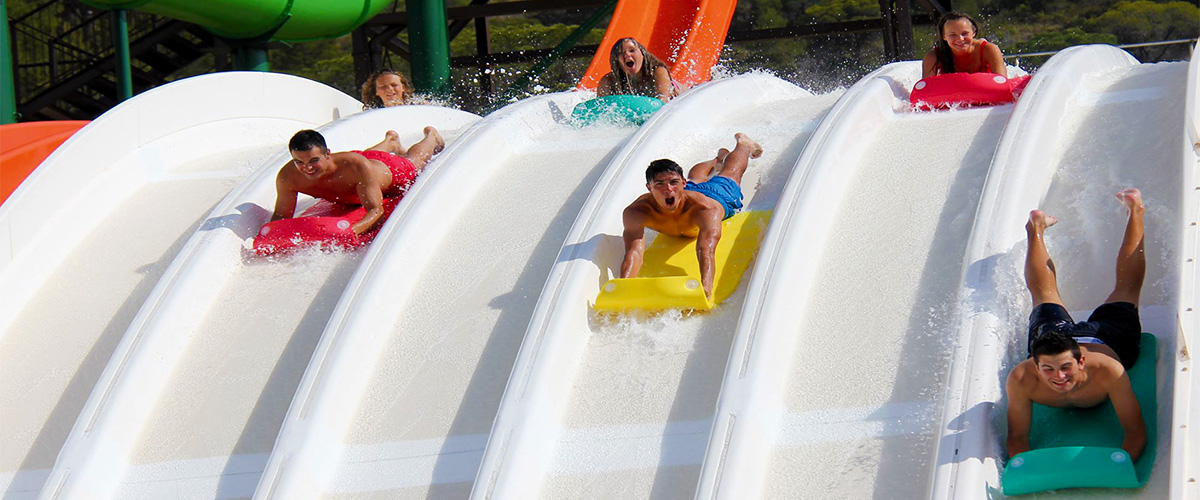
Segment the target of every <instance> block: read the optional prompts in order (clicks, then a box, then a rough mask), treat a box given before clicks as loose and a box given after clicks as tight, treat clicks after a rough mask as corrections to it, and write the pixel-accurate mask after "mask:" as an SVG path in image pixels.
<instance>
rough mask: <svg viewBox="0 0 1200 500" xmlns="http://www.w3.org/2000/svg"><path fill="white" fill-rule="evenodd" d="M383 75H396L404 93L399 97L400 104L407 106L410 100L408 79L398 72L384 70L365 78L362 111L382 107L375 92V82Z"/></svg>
mask: <svg viewBox="0 0 1200 500" xmlns="http://www.w3.org/2000/svg"><path fill="white" fill-rule="evenodd" d="M384 75H396V77H397V78H399V79H400V84H401V85H404V92H403V93H402V94H401V95H400V99H401V102H402V103H404V104H408V103H409V102H410V101H411V100H412V96H413V94H412V84H411V83H409V81H408V78H405V77H404V75H403V74H401V73H400V72H399V71H395V70H391V69H385V70H381V71H376V72H374V73H372V74H371V76H369V77H367V81H366V82H364V83H363V86H362V103H363V109H364V110H366V109H375V108H382V107H384V103H383V99H380V98H379V94H378V93H376V91H375V81H376V80H378V79H379V77H381V76H384Z"/></svg>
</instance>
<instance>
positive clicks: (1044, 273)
mask: <svg viewBox="0 0 1200 500" xmlns="http://www.w3.org/2000/svg"><path fill="white" fill-rule="evenodd" d="M1056 222H1058V219H1055V218H1054V217H1051V216H1050V215H1049V214H1047V213H1046V212H1043V211H1041V210H1034V211H1032V212H1029V222H1026V223H1025V234H1026V235H1027V238H1026V239H1027V242H1028V245H1029V247H1028V249H1027V251H1026V252H1025V286H1026V287H1027V288H1029V295H1030V296H1031V297H1032V298H1033V307H1037V306H1039V305H1041V304H1045V303H1050V304H1058V305H1063V302H1062V298H1060V297H1059V296H1058V275H1057V274H1056V273H1055V271H1054V261H1053V260H1051V259H1050V252H1049V251H1047V250H1046V241H1045V233H1046V228H1048V227H1050V226H1053V225H1054V223H1056Z"/></svg>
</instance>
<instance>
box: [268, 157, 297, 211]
mask: <svg viewBox="0 0 1200 500" xmlns="http://www.w3.org/2000/svg"><path fill="white" fill-rule="evenodd" d="M284 168H287V166H284ZM296 196H297V192H296V189H295V188H294V187H292V183H291V182H290V181H288V179H287V176H286V175H285V174H284V170H282V169H281V170H280V171H279V174H277V175H276V176H275V212H274V213H272V214H271V220H273V221H276V220H279V219H290V218H292V216H294V215H296Z"/></svg>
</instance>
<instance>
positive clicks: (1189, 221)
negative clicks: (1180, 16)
mask: <svg viewBox="0 0 1200 500" xmlns="http://www.w3.org/2000/svg"><path fill="white" fill-rule="evenodd" d="M1197 45H1200V43H1198V44H1197ZM1196 48H1197V46H1193V47H1192V61H1191V62H1190V63H1189V64H1188V78H1187V89H1186V92H1187V116H1186V120H1185V122H1184V127H1186V128H1187V137H1188V143H1189V145H1190V153H1191V156H1190V157H1189V156H1187V153H1185V155H1184V158H1185V161H1191V162H1192V165H1191V166H1190V167H1188V168H1186V169H1185V170H1184V172H1183V183H1182V185H1183V187H1184V198H1183V211H1182V212H1181V217H1183V220H1184V222H1185V224H1186V226H1185V227H1184V229H1183V241H1182V243H1181V244H1182V249H1183V250H1182V251H1181V252H1180V256H1179V257H1180V258H1181V259H1183V261H1184V263H1185V264H1184V265H1183V266H1182V269H1183V272H1182V274H1181V275H1180V277H1179V306H1178V307H1179V318H1180V321H1179V325H1180V332H1179V343H1180V345H1178V346H1176V349H1177V351H1178V352H1180V353H1184V352H1187V353H1189V354H1188V355H1187V356H1179V358H1178V359H1177V361H1176V367H1175V378H1174V381H1175V394H1176V398H1178V399H1179V404H1176V405H1175V414H1174V416H1173V417H1172V418H1173V420H1172V421H1173V422H1175V423H1178V424H1179V425H1177V426H1176V429H1175V431H1174V432H1175V433H1177V434H1176V435H1175V439H1174V440H1173V441H1172V442H1171V477H1172V481H1171V488H1170V494H1171V498H1172V499H1173V500H1174V499H1183V498H1196V497H1198V496H1200V482H1197V481H1191V482H1188V481H1187V478H1194V477H1196V476H1197V475H1198V474H1200V437H1198V436H1200V408H1198V407H1197V402H1200V381H1198V380H1196V369H1197V364H1196V362H1195V356H1196V355H1195V354H1192V353H1194V352H1196V351H1197V350H1200V333H1197V332H1200V311H1198V310H1197V309H1200V308H1197V307H1196V305H1197V304H1200V298H1197V297H1198V296H1200V293H1197V292H1198V288H1200V287H1198V286H1197V285H1200V266H1198V265H1197V264H1196V263H1197V262H1200V234H1198V233H1200V228H1198V224H1200V57H1196V50H1195V49H1196ZM1189 187H1194V188H1195V189H1190V190H1189ZM1188 263H1190V264H1191V266H1190V268H1189V266H1188V265H1187V264H1188ZM1185 401H1187V402H1189V403H1188V404H1184V402H1185ZM1183 425H1187V427H1183Z"/></svg>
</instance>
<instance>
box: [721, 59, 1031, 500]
mask: <svg viewBox="0 0 1200 500" xmlns="http://www.w3.org/2000/svg"><path fill="white" fill-rule="evenodd" d="M919 72H920V65H919V64H918V63H916V62H904V63H896V64H893V65H889V66H887V67H884V68H882V69H881V70H879V71H878V72H876V73H875V74H873V75H869V76H868V77H867V78H865V79H864V80H862V81H860V82H859V83H858V84H856V86H855V87H853V88H852V89H851V90H850V91H848V93H847V95H846V96H845V97H844V100H843V101H842V102H841V103H839V105H838V107H836V108H835V111H834V112H833V113H831V114H830V115H829V116H828V118H827V120H826V121H823V122H822V129H821V130H820V131H819V132H818V134H819V135H818V138H817V141H818V142H813V143H812V144H811V147H810V148H806V150H805V153H804V156H803V157H802V158H801V160H800V164H799V165H798V167H797V168H806V169H807V171H808V172H809V175H808V176H807V177H805V178H803V179H800V180H796V181H795V183H794V184H792V185H791V186H789V188H790V190H789V191H788V192H787V195H788V196H789V198H788V203H789V205H788V206H787V209H786V210H784V211H782V213H780V214H779V216H780V217H782V218H780V219H777V220H775V221H773V225H772V226H771V228H770V230H769V236H768V242H767V245H768V246H767V247H766V250H765V251H764V254H763V256H762V258H763V259H768V260H760V262H759V263H760V264H761V265H762V267H758V268H756V269H755V274H754V279H756V281H755V282H754V286H755V288H754V289H753V291H754V293H753V295H752V296H751V297H750V299H751V300H753V302H751V303H750V304H748V306H747V308H746V310H745V312H744V314H743V315H742V317H741V319H740V320H739V322H738V330H737V334H736V337H735V338H736V340H735V349H734V351H733V353H732V354H731V356H730V357H729V359H728V366H727V367H726V372H725V385H724V387H723V388H722V394H721V399H720V403H719V407H718V412H719V413H718V416H717V419H718V420H717V421H716V422H715V423H714V427H713V431H712V432H713V436H712V438H711V439H710V440H709V442H708V452H707V454H706V457H705V466H704V475H703V476H702V478H701V481H700V492H699V494H698V495H697V498H706V499H707V498H735V497H737V498H740V497H742V496H743V495H744V496H746V497H748V498H762V497H766V498H787V497H790V496H792V495H793V494H794V492H796V491H805V492H811V496H812V497H814V498H847V497H850V498H863V497H870V496H872V495H884V496H887V495H890V494H894V492H896V491H903V492H905V493H904V494H905V495H910V496H923V495H925V494H926V492H927V491H928V482H929V478H930V477H931V474H932V468H931V467H930V462H931V461H932V458H933V455H934V453H935V445H936V440H935V439H933V438H934V436H933V431H934V430H935V429H934V428H933V426H932V425H930V423H931V421H932V419H931V418H930V416H931V415H935V414H937V408H938V405H939V402H940V401H939V398H940V392H941V389H940V387H941V386H942V384H944V381H943V375H944V362H943V359H944V358H945V354H944V353H945V352H946V351H947V350H948V349H947V347H946V343H947V342H948V339H949V338H950V337H951V335H952V334H953V329H952V327H951V322H950V319H951V318H952V316H951V311H952V304H953V300H952V298H953V297H954V290H955V289H956V287H957V280H958V277H959V269H961V263H962V260H961V259H962V256H963V254H964V248H963V246H964V243H965V239H966V236H967V234H966V230H967V229H969V227H970V224H969V222H970V220H969V216H970V214H973V213H974V210H975V204H976V202H977V200H978V196H979V193H980V191H981V189H982V186H983V183H984V179H985V178H986V176H987V171H988V170H987V169H988V166H989V164H990V162H991V158H992V153H993V152H994V150H995V146H996V144H997V142H998V141H999V139H1000V135H1001V132H1002V130H1003V129H1004V126H1005V123H1006V122H1007V120H1008V117H1009V115H1010V114H1011V112H1012V108H1013V106H1012V105H1006V106H995V107H984V108H973V109H963V110H955V111H952V112H935V113H928V112H914V111H912V110H911V108H910V107H909V106H908V89H909V88H911V87H912V84H913V83H915V82H916V81H917V79H918V78H919V74H920V73H919ZM964 214H965V215H964Z"/></svg>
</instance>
